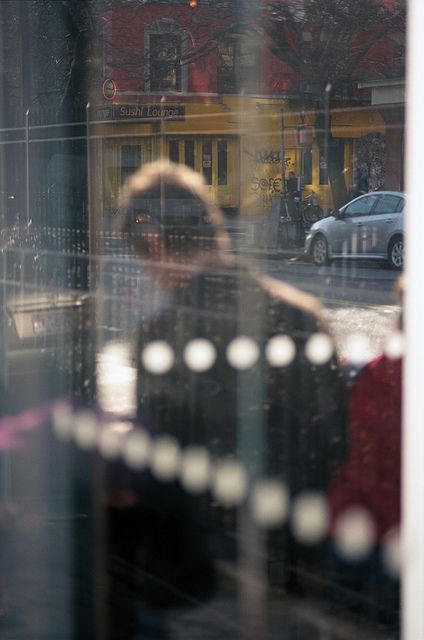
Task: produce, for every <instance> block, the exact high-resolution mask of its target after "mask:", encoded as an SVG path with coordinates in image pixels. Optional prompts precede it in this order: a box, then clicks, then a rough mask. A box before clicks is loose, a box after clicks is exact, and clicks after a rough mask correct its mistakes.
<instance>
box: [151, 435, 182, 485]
mask: <svg viewBox="0 0 424 640" xmlns="http://www.w3.org/2000/svg"><path fill="white" fill-rule="evenodd" d="M180 460H181V456H180V449H179V447H178V444H177V442H176V440H175V439H174V438H171V436H162V437H160V438H158V439H157V440H156V441H155V442H154V444H153V449H152V455H151V460H150V468H151V470H152V473H153V474H154V475H155V476H156V477H157V478H158V479H159V480H162V481H163V482H170V481H171V480H174V479H175V478H176V476H177V473H178V471H179V468H180Z"/></svg>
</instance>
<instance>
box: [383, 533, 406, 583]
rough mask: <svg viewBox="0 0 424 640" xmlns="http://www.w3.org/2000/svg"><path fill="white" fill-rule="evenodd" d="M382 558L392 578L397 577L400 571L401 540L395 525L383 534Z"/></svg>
mask: <svg viewBox="0 0 424 640" xmlns="http://www.w3.org/2000/svg"><path fill="white" fill-rule="evenodd" d="M382 559H383V565H384V568H385V570H386V572H387V573H388V574H389V575H391V576H392V577H393V578H398V577H399V575H400V572H401V542H400V532H399V529H398V528H397V527H396V528H394V529H390V531H388V532H387V533H386V535H385V536H384V539H383V544H382Z"/></svg>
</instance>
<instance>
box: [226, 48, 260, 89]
mask: <svg viewBox="0 0 424 640" xmlns="http://www.w3.org/2000/svg"><path fill="white" fill-rule="evenodd" d="M259 51H260V49H259V47H258V46H257V42H256V40H255V41H254V42H253V43H252V42H250V41H248V40H245V39H243V40H241V41H239V42H237V41H235V40H227V41H224V42H222V43H220V44H219V45H218V52H217V56H218V57H217V65H218V93H239V92H241V91H244V92H246V93H257V92H258V90H259V73H258V66H259Z"/></svg>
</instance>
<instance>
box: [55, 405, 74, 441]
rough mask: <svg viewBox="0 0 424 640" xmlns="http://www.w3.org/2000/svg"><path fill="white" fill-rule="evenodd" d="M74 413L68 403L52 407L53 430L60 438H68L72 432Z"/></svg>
mask: <svg viewBox="0 0 424 640" xmlns="http://www.w3.org/2000/svg"><path fill="white" fill-rule="evenodd" d="M74 424H75V415H74V413H73V411H72V410H71V408H70V407H69V405H67V404H65V403H63V404H59V405H56V406H55V408H54V409H53V431H54V433H55V435H56V437H57V438H59V439H60V440H70V438H71V437H72V434H73V430H74Z"/></svg>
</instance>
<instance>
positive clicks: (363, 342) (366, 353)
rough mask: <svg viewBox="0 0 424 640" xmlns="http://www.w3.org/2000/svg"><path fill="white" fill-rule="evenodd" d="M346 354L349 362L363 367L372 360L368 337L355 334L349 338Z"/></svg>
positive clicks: (346, 344)
mask: <svg viewBox="0 0 424 640" xmlns="http://www.w3.org/2000/svg"><path fill="white" fill-rule="evenodd" d="M345 353H346V359H347V361H348V362H350V363H351V364H354V365H363V364H366V363H367V362H369V361H370V360H371V358H372V352H371V345H370V341H369V339H368V338H367V336H365V335H363V334H359V333H358V334H356V333H353V334H351V335H350V336H348V337H347V339H346V343H345Z"/></svg>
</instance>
